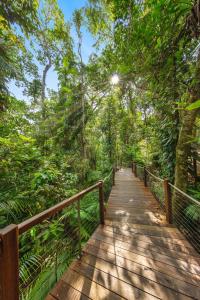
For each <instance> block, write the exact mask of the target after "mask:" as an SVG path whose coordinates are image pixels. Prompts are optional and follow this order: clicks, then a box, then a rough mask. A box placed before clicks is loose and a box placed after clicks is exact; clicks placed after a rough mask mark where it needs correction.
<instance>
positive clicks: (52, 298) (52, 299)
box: [45, 294, 58, 300]
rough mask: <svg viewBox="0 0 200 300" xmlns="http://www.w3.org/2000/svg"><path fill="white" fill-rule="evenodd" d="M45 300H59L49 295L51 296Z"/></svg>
mask: <svg viewBox="0 0 200 300" xmlns="http://www.w3.org/2000/svg"><path fill="white" fill-rule="evenodd" d="M45 300H58V299H56V298H55V297H53V296H52V295H51V294H49V295H48V296H47V297H46V298H45Z"/></svg>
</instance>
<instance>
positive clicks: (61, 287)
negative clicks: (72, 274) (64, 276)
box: [45, 280, 90, 300]
mask: <svg viewBox="0 0 200 300" xmlns="http://www.w3.org/2000/svg"><path fill="white" fill-rule="evenodd" d="M51 296H52V297H53V298H52V299H51V298H49V297H51ZM53 299H57V300H68V299H70V300H88V299H90V298H88V297H87V296H85V295H83V294H82V293H81V292H80V291H78V290H76V289H74V288H73V287H72V286H70V285H69V284H67V283H66V282H65V281H63V280H60V281H59V282H58V283H57V284H56V286H55V287H54V288H53V290H52V291H51V295H48V296H47V298H46V299H45V300H53Z"/></svg>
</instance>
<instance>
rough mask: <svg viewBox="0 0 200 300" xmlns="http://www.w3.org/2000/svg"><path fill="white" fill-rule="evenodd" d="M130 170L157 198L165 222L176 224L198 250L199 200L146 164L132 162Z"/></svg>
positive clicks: (199, 232) (199, 228) (199, 230)
mask: <svg viewBox="0 0 200 300" xmlns="http://www.w3.org/2000/svg"><path fill="white" fill-rule="evenodd" d="M132 172H133V173H134V175H135V176H136V177H139V178H140V180H142V181H143V182H144V186H145V187H149V189H150V190H151V192H152V194H153V195H154V196H155V198H156V199H157V200H158V202H159V204H160V206H161V208H162V209H163V210H164V211H165V215H166V221H167V223H169V224H174V225H176V226H177V227H178V228H179V230H180V231H182V233H183V234H184V235H185V236H186V238H187V239H188V240H189V242H190V243H191V244H192V245H193V246H194V247H195V249H196V250H197V251H198V252H200V201H197V200H196V199H194V198H193V197H191V196H190V195H188V194H186V193H184V192H183V191H181V190H180V189H178V188H177V187H176V186H174V185H173V184H171V183H170V181H169V180H168V179H162V178H160V177H158V176H156V175H154V174H153V173H152V172H150V171H149V170H148V168H147V167H146V166H142V165H140V164H137V163H135V162H133V163H132Z"/></svg>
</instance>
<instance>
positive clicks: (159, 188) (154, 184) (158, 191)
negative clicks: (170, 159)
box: [146, 169, 165, 210]
mask: <svg viewBox="0 0 200 300" xmlns="http://www.w3.org/2000/svg"><path fill="white" fill-rule="evenodd" d="M146 182H147V186H148V187H149V189H150V190H151V192H152V194H153V195H154V197H155V198H156V200H157V201H158V202H159V204H160V206H161V208H162V209H163V210H165V197H164V189H163V179H161V178H159V177H157V176H155V175H154V174H152V173H151V172H150V171H149V170H148V169H146Z"/></svg>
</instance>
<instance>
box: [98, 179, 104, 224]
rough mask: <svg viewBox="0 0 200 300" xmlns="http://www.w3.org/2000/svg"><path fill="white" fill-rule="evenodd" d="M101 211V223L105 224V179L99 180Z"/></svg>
mask: <svg viewBox="0 0 200 300" xmlns="http://www.w3.org/2000/svg"><path fill="white" fill-rule="evenodd" d="M99 213H100V223H101V224H102V225H104V223H105V222H104V193H103V181H102V180H101V181H99Z"/></svg>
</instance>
